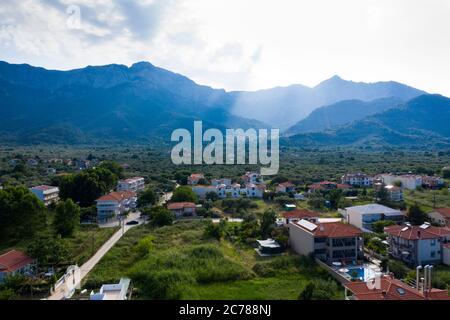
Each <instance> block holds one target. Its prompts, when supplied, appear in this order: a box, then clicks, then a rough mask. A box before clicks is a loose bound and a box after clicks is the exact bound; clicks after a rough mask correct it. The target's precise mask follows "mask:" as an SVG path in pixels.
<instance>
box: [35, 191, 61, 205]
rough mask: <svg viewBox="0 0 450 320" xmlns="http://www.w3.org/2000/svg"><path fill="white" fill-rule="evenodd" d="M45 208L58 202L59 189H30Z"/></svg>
mask: <svg viewBox="0 0 450 320" xmlns="http://www.w3.org/2000/svg"><path fill="white" fill-rule="evenodd" d="M30 190H31V192H33V193H34V195H35V196H36V197H38V199H39V200H41V201H42V202H43V203H44V204H45V205H46V206H48V205H50V204H52V203H57V202H58V201H59V188H58V187H51V186H37V187H33V188H31V189H30Z"/></svg>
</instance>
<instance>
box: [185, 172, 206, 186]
mask: <svg viewBox="0 0 450 320" xmlns="http://www.w3.org/2000/svg"><path fill="white" fill-rule="evenodd" d="M204 179H205V176H204V175H203V174H201V173H193V174H191V175H190V176H189V177H188V180H187V183H188V185H190V186H196V185H198V184H199V182H200V180H204Z"/></svg>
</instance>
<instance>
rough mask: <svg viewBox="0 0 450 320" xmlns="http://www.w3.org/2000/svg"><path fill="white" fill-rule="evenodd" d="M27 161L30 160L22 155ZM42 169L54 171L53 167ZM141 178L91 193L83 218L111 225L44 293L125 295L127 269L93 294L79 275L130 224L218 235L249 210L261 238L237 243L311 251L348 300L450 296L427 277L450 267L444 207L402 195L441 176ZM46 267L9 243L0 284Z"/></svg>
mask: <svg viewBox="0 0 450 320" xmlns="http://www.w3.org/2000/svg"><path fill="white" fill-rule="evenodd" d="M63 161H64V160H60V159H56V160H51V161H49V163H51V164H54V163H61V164H62V163H63ZM66 164H68V163H66ZM11 165H17V164H16V163H12V162H11ZM26 165H28V166H35V165H37V163H34V162H32V161H31V160H28V161H27V163H26ZM70 165H71V166H75V167H76V170H77V171H78V172H87V171H89V170H96V169H95V166H97V167H99V166H101V165H102V163H97V164H95V165H94V164H93V165H91V162H90V161H88V160H85V161H76V162H75V163H73V164H72V163H70ZM126 169H127V166H126V165H125V170H126ZM46 171H47V174H51V175H54V174H56V169H53V168H48V169H47V170H46ZM147 182H148V180H147V181H146V179H145V178H144V177H129V178H125V179H122V180H119V181H118V182H117V184H116V186H115V187H114V190H111V192H108V193H105V194H103V195H102V196H100V197H98V198H96V199H95V212H91V214H90V215H86V216H85V217H84V218H83V219H84V221H83V219H82V221H81V222H82V224H83V223H84V224H96V225H98V226H100V227H101V228H111V230H113V231H114V233H113V235H112V237H111V239H109V240H108V241H107V242H105V244H104V245H103V246H101V247H100V248H98V251H97V252H96V253H95V255H93V256H92V257H91V258H90V260H88V261H85V264H84V265H83V266H78V265H73V266H70V267H69V268H68V269H67V272H65V273H64V275H63V276H62V278H60V279H59V280H56V279H55V281H54V283H53V285H52V286H51V288H50V291H49V294H48V297H44V298H45V299H50V300H51V299H56V300H60V299H88V300H126V299H130V298H131V297H132V294H131V293H132V291H133V290H132V288H133V283H132V280H131V279H129V278H125V277H122V278H121V277H118V278H117V279H116V280H117V283H115V284H114V283H113V284H111V283H104V284H103V285H102V286H101V287H99V288H98V290H99V291H98V293H96V292H95V291H94V290H92V291H87V290H86V289H83V285H82V283H83V279H84V278H88V275H89V273H90V272H91V270H93V269H94V268H95V266H96V264H97V263H99V261H101V259H102V258H103V257H104V256H105V255H107V254H108V251H109V250H111V249H112V248H113V247H114V245H115V244H116V243H117V242H119V241H120V239H121V238H122V237H125V236H126V233H127V232H128V231H129V230H131V229H133V228H141V227H142V226H143V225H146V224H151V223H156V222H155V221H156V220H157V219H159V220H158V221H166V222H165V223H163V224H161V225H171V224H177V223H182V222H186V221H197V222H198V221H205V223H207V230H210V231H209V232H210V233H211V234H214V235H216V234H218V236H217V238H218V239H219V240H220V238H221V237H222V236H223V235H221V232H222V233H223V232H224V231H223V228H225V227H224V225H225V224H227V223H228V224H230V225H231V224H232V225H239V224H246V223H248V222H249V221H252V219H254V223H255V225H260V226H261V230H264V231H263V232H261V233H256V234H255V235H256V236H258V238H254V235H249V236H247V238H246V239H244V242H246V243H247V245H248V246H249V247H252V248H253V249H252V250H254V254H255V255H257V256H259V258H261V259H264V258H268V259H270V257H278V256H284V255H286V254H290V255H297V256H301V257H310V258H311V259H314V261H315V262H316V263H317V264H318V265H319V266H320V267H321V268H323V269H324V270H326V271H327V272H328V274H329V275H330V276H331V277H332V278H333V279H334V280H335V281H336V282H337V283H339V284H340V285H341V286H342V287H343V288H344V289H345V290H344V291H345V295H344V297H343V298H344V299H347V300H367V299H369V300H392V299H398V300H403V299H404V300H406V299H421V300H448V299H450V298H449V294H448V287H447V288H445V287H441V288H434V287H433V286H432V284H434V283H435V282H433V277H434V275H435V274H437V272H439V271H438V270H449V266H450V208H441V207H434V208H432V209H431V210H428V211H427V212H425V211H423V210H422V209H421V208H420V206H414V205H413V206H405V202H404V199H405V194H410V192H414V191H415V190H420V189H427V190H443V189H448V185H447V183H446V181H445V179H443V178H441V177H439V176H427V175H418V174H413V173H404V174H393V173H380V174H377V175H367V174H364V173H347V174H345V175H343V176H342V177H341V180H340V181H319V182H316V183H313V184H311V185H309V186H307V188H305V187H304V186H298V185H296V184H295V183H293V182H291V181H289V179H286V178H282V179H271V177H267V176H262V175H260V174H259V173H256V172H245V174H243V175H242V176H239V177H211V176H209V177H206V176H205V175H204V174H202V173H196V172H194V173H192V174H190V175H189V176H187V177H181V178H180V179H179V180H178V181H174V185H175V187H174V189H173V190H171V191H167V192H161V193H155V192H154V191H153V192H151V191H149V190H150V189H151V188H147V187H148V185H147ZM63 188H64V187H63ZM29 190H30V192H31V193H32V194H33V195H34V196H35V197H36V198H37V199H38V200H39V201H40V202H41V203H42V204H43V205H44V206H46V207H53V208H54V207H55V206H57V205H58V203H59V202H60V201H62V200H60V198H61V196H60V187H58V186H48V185H39V186H35V187H31V188H30V189H29ZM149 197H150V198H151V199H148V198H149ZM65 198H66V199H67V196H65ZM144 200H145V201H144ZM159 208H161V209H159ZM252 208H263V209H264V210H263V214H262V215H256V216H255V217H253V218H252V217H249V215H248V214H247V213H248V212H251V211H252ZM155 217H156V218H155ZM209 224H211V225H209ZM114 228H115V229H114ZM221 228H222V229H221ZM264 228H265V229H264ZM239 236H242V235H239ZM263 236H264V237H263ZM109 242H111V243H109ZM259 258H258V259H259ZM402 266H405V267H404V268H403V267H402ZM404 270H412V271H410V272H406V271H404ZM45 271H46V272H47V273H48V272H50V271H48V266H47V269H46V270H43V269H42V267H41V266H40V261H39V259H37V258H36V257H33V256H30V255H29V254H28V253H27V252H26V251H21V250H18V249H15V248H12V249H11V250H9V251H6V252H2V253H1V255H0V286H1V283H5V282H7V279H8V278H9V277H11V276H15V275H21V276H25V277H36V276H37V275H38V274H42V272H45ZM69 280H70V281H69ZM70 282H72V284H69V283H70ZM446 285H447V286H448V283H447V284H446Z"/></svg>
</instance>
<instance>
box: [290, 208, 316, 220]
mask: <svg viewBox="0 0 450 320" xmlns="http://www.w3.org/2000/svg"><path fill="white" fill-rule="evenodd" d="M281 215H282V216H283V218H285V219H306V220H308V219H311V218H319V217H320V213H317V212H312V211H309V210H305V209H295V210H293V211H289V212H283V213H282V214H281Z"/></svg>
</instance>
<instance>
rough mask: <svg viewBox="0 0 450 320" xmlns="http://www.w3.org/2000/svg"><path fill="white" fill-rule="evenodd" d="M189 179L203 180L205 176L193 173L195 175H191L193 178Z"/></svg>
mask: <svg viewBox="0 0 450 320" xmlns="http://www.w3.org/2000/svg"><path fill="white" fill-rule="evenodd" d="M189 178H190V179H191V180H201V179H204V178H205V176H204V175H203V174H201V173H193V174H191V176H190V177H189Z"/></svg>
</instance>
